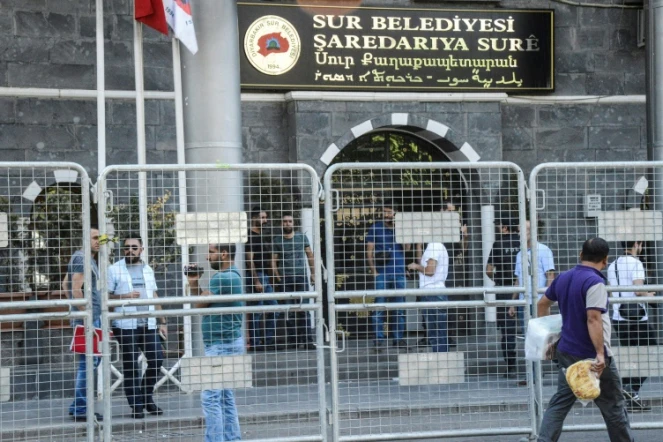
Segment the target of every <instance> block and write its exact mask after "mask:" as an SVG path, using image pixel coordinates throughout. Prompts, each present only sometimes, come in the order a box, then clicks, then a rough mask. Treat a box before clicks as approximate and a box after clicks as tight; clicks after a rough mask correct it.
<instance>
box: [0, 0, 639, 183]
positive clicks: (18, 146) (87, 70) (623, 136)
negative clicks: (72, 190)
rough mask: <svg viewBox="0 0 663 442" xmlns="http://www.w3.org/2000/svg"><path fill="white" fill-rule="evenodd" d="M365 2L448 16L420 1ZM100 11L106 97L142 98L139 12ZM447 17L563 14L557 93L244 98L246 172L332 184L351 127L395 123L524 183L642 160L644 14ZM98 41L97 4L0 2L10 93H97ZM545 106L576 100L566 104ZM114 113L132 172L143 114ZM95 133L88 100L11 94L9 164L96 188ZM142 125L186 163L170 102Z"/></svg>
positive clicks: (156, 159) (153, 78) (156, 62)
mask: <svg viewBox="0 0 663 442" xmlns="http://www.w3.org/2000/svg"><path fill="white" fill-rule="evenodd" d="M598 2H599V3H605V4H611V3H614V2H611V1H609V0H605V1H601V0H598ZM362 4H363V5H366V6H375V5H384V6H406V7H407V6H417V7H422V6H425V7H431V6H432V7H435V6H441V2H425V3H422V2H420V1H415V0H393V1H389V2H384V1H368V0H366V1H364V2H363V3H362ZM104 5H105V8H106V14H105V24H104V36H105V49H106V87H107V89H109V90H132V89H133V88H134V70H133V58H132V51H133V43H132V37H133V33H132V20H133V18H132V2H130V1H129V0H111V1H106V2H104ZM444 6H445V7H458V8H470V7H481V8H550V9H554V10H555V42H554V44H555V84H556V89H555V92H554V93H553V94H550V95H549V96H536V97H530V98H531V99H527V100H523V101H522V102H520V103H515V102H513V100H501V99H499V98H496V97H487V98H486V97H484V98H480V99H477V101H474V102H473V101H472V99H469V100H467V99H464V100H462V101H461V100H458V101H454V100H453V99H449V98H448V97H447V96H446V95H447V94H416V95H414V96H401V97H394V96H392V95H386V94H379V93H378V94H364V95H362V94H361V93H357V94H353V93H338V94H327V96H326V97H325V98H321V97H322V96H321V95H316V94H307V93H302V92H294V93H292V94H288V93H285V94H284V93H270V92H268V91H266V92H265V93H248V92H247V93H245V94H244V95H243V106H242V109H243V111H242V125H243V128H244V129H243V131H244V146H245V155H244V159H245V161H246V162H263V161H266V160H267V159H269V160H270V161H282V162H294V161H299V162H306V163H309V164H311V165H312V166H314V167H315V168H316V169H317V170H318V171H319V172H323V171H324V169H325V164H324V162H320V161H319V159H320V158H321V157H322V156H323V155H324V153H325V152H326V151H327V149H328V148H329V146H330V145H331V144H332V143H333V144H335V145H336V146H337V147H338V148H339V149H342V148H343V143H344V142H347V141H348V137H349V135H348V134H350V133H351V129H352V128H353V127H355V126H357V125H361V124H364V123H366V122H368V121H371V122H373V123H372V124H373V125H374V127H375V124H380V123H381V122H383V121H387V120H389V116H390V115H391V114H393V113H407V114H409V115H410V118H413V119H418V120H420V121H426V120H427V119H432V120H435V121H438V122H440V123H442V124H444V125H446V126H447V127H449V128H450V129H451V133H453V134H454V135H453V136H454V139H453V140H452V142H454V143H456V142H461V141H462V143H465V142H467V143H468V144H469V145H471V146H472V147H473V150H474V151H476V155H477V156H478V157H479V158H480V159H481V160H505V161H513V162H515V163H517V164H519V165H520V166H521V167H523V169H524V170H525V172H526V173H527V171H528V170H531V168H532V167H533V166H534V165H535V164H538V163H541V162H546V161H589V160H595V159H602V160H619V161H623V160H639V159H645V157H646V148H645V144H646V134H645V104H644V94H645V50H644V48H642V47H638V45H637V24H636V21H637V10H636V9H620V8H619V7H618V5H615V6H616V7H615V8H610V9H607V8H593V7H577V6H570V5H566V4H563V3H559V2H556V1H549V0H532V1H522V0H521V1H518V0H505V1H483V2H473V1H458V2H455V3H449V2H444ZM94 37H95V17H94V1H92V0H70V1H50V0H30V1H22V2H18V1H6V2H2V4H0V48H2V51H1V52H0V54H1V55H0V86H2V87H20V88H49V89H51V88H55V89H69V88H71V89H93V88H94V87H95V42H94ZM144 52H145V58H144V60H145V88H146V90H151V91H172V89H173V76H172V61H171V46H170V42H169V40H168V39H166V38H164V37H162V36H161V35H159V34H158V33H156V32H155V31H153V30H151V29H145V31H144ZM596 96H601V97H606V98H607V102H606V103H605V104H603V103H602V102H600V101H597V100H596V99H594V98H593V97H596ZM547 97H549V98H553V99H554V98H557V99H561V98H562V97H566V98H569V97H574V98H576V100H573V104H564V102H563V101H561V100H551V101H547V100H546V98H547ZM589 97H592V98H591V99H590V98H589ZM584 98H587V99H586V100H585V99H584ZM611 99H612V100H611ZM604 101H606V100H604ZM106 109H107V123H108V129H107V142H108V152H107V164H119V163H134V162H136V160H137V157H136V149H135V144H136V141H135V139H136V137H135V118H134V117H135V106H134V104H133V103H132V102H131V101H120V100H112V99H109V100H108V103H107V107H106ZM95 124H96V105H95V103H94V101H92V100H91V101H80V100H58V99H40V98H20V97H17V96H12V93H11V92H7V93H3V94H2V97H1V98H0V134H2V136H1V141H0V150H1V151H2V157H3V159H6V160H11V161H33V160H34V161H49V160H50V161H62V160H66V161H75V162H78V163H81V164H83V165H84V166H85V167H86V168H87V169H88V170H89V172H90V175H92V176H96V174H97V172H98V171H97V170H96V167H97V166H96V164H97V161H96V157H97V152H96V126H95ZM146 125H147V126H146V137H147V161H148V163H151V164H160V163H174V162H176V155H175V132H174V110H173V103H172V102H171V101H170V100H148V101H147V103H146ZM458 147H459V148H460V147H461V146H458Z"/></svg>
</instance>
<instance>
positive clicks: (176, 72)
mask: <svg viewBox="0 0 663 442" xmlns="http://www.w3.org/2000/svg"><path fill="white" fill-rule="evenodd" d="M173 85H174V89H175V138H176V140H177V164H180V165H184V164H186V158H185V151H184V103H183V99H182V60H181V52H180V41H179V40H178V39H176V38H173ZM177 182H178V191H179V195H178V198H179V207H180V213H186V212H187V192H186V172H184V171H183V170H181V171H179V172H177ZM181 254H182V264H183V265H187V264H189V248H188V247H187V246H186V245H183V246H182V248H181ZM187 290H188V283H187V280H186V278H182V294H184V295H188V294H189V293H188V292H187ZM184 308H191V304H184ZM183 325H184V356H185V357H191V356H192V355H193V353H192V343H191V317H190V316H185V317H184V318H183Z"/></svg>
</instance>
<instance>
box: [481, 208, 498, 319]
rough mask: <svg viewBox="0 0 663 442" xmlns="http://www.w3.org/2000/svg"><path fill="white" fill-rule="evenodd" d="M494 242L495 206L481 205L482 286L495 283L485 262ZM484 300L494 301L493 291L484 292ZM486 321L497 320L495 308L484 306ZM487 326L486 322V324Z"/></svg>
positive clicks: (490, 285) (489, 285) (491, 285)
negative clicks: (489, 275) (487, 270)
mask: <svg viewBox="0 0 663 442" xmlns="http://www.w3.org/2000/svg"><path fill="white" fill-rule="evenodd" d="M494 242H495V207H494V206H482V207H481V252H482V260H481V262H482V263H483V267H482V269H483V272H482V273H483V285H484V287H493V286H495V283H494V282H493V281H492V280H491V279H490V278H489V277H488V275H486V271H485V269H486V263H487V262H488V258H489V257H490V251H491V250H492V248H493V243H494ZM485 297H486V301H495V293H486V295H485ZM485 316H486V323H493V324H494V323H495V322H496V321H497V308H496V307H486V314H485ZM486 326H488V324H486Z"/></svg>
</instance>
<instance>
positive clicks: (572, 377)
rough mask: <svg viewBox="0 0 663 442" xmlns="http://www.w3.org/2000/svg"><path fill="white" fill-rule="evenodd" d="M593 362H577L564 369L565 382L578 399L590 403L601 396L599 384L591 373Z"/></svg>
mask: <svg viewBox="0 0 663 442" xmlns="http://www.w3.org/2000/svg"><path fill="white" fill-rule="evenodd" d="M592 363H593V361H590V360H585V361H578V362H576V363H575V364H573V365H571V366H570V367H569V368H567V369H566V382H568V384H569V387H571V390H573V394H575V395H576V397H577V398H578V399H581V400H585V401H591V400H594V399H596V398H597V397H599V395H600V394H601V387H600V382H599V380H598V378H597V376H596V374H595V373H594V372H592V370H591V369H592Z"/></svg>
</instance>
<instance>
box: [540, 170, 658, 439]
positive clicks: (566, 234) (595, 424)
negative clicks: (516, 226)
mask: <svg viewBox="0 0 663 442" xmlns="http://www.w3.org/2000/svg"><path fill="white" fill-rule="evenodd" d="M661 167H663V163H660V162H644V161H642V162H628V163H608V162H587V163H548V164H541V165H539V166H537V167H536V168H535V169H534V170H533V171H532V174H531V176H530V190H531V195H532V200H531V204H530V219H531V220H533V221H532V225H533V226H534V225H536V228H535V229H532V262H538V263H540V262H541V261H542V259H541V255H542V253H544V254H545V253H550V252H551V253H552V254H553V255H554V260H555V267H554V268H555V273H557V274H558V273H559V272H563V271H566V270H569V269H570V268H572V267H574V266H575V265H576V263H577V262H578V254H579V253H580V250H581V248H582V244H583V242H584V241H585V240H587V239H589V238H592V237H596V236H599V237H602V238H603V239H605V240H607V241H608V243H609V244H610V256H609V261H608V267H607V268H606V269H605V271H604V274H605V275H606V276H607V282H608V284H609V286H608V292H609V293H610V308H609V311H608V315H609V317H610V321H611V332H612V333H611V335H612V336H611V338H612V339H611V341H612V342H611V344H612V352H613V353H614V359H615V361H616V363H617V367H618V369H619V371H620V375H621V377H622V383H623V388H624V391H625V392H626V396H627V400H626V405H627V409H628V411H629V413H630V416H629V417H630V420H631V426H632V427H633V428H636V429H644V428H661V427H663V424H662V423H661V421H660V419H656V418H652V416H657V415H659V414H660V413H661V412H662V411H663V384H661V382H660V375H661V367H663V363H662V362H663V360H662V356H661V352H660V350H659V348H660V347H659V343H660V342H662V341H661V337H662V335H661V317H660V307H659V306H660V304H661V303H662V302H663V297H661V296H660V291H661V289H663V279H662V278H661V276H662V275H663V273H662V272H663V257H661V250H663V248H662V247H661V246H662V245H663V224H662V222H661V218H662V214H661V210H662V207H661V203H660V201H659V199H660V196H657V194H658V192H659V190H658V189H657V188H656V187H655V185H656V182H657V180H658V179H660V178H659V177H660V172H659V171H660V168H661ZM542 244H543V247H542V246H541V245H542ZM548 250H549V251H550V252H548ZM542 251H543V252H542ZM532 274H533V275H532V284H533V286H534V287H537V288H538V292H539V294H541V293H543V292H544V291H545V286H546V284H545V282H542V279H543V278H542V276H541V272H537V271H535V269H532ZM638 280H639V281H638ZM634 281H636V282H639V284H642V286H640V285H637V286H636V285H634ZM634 293H638V294H641V295H643V296H644V295H646V296H644V297H643V296H637V297H634ZM638 301H640V302H638ZM627 304H629V305H638V304H639V305H641V306H642V307H644V308H646V314H647V316H644V317H643V318H641V320H639V321H627V320H626V318H624V317H623V316H622V314H621V313H620V308H619V306H620V305H627ZM536 377H537V378H538V379H540V380H539V381H538V382H537V383H538V385H539V387H540V388H538V389H537V390H538V391H537V396H538V397H539V398H540V401H541V404H542V407H540V410H541V411H540V413H539V414H540V415H539V420H540V419H541V418H542V416H543V412H544V410H545V408H546V406H547V403H548V401H549V399H550V397H551V396H552V395H553V394H554V392H555V391H556V386H557V369H556V367H554V366H553V365H552V363H543V364H541V371H540V372H538V373H537V376H536ZM564 428H565V429H568V430H576V431H582V430H596V429H602V428H605V425H604V424H603V420H602V419H601V415H600V412H599V410H598V408H597V407H596V406H593V405H592V406H587V407H582V406H580V405H579V404H576V406H575V407H574V408H573V412H572V413H569V415H568V416H567V419H566V421H565V426H564Z"/></svg>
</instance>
